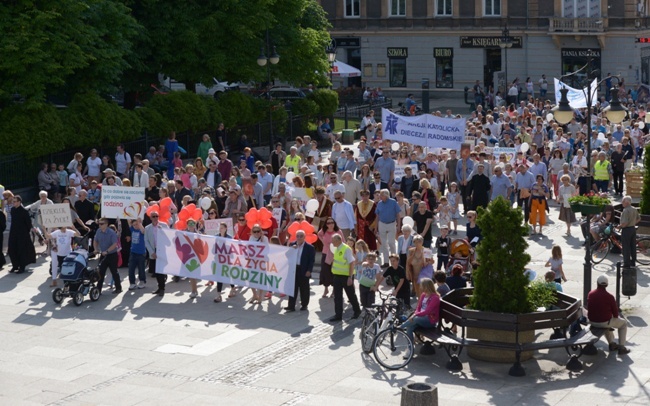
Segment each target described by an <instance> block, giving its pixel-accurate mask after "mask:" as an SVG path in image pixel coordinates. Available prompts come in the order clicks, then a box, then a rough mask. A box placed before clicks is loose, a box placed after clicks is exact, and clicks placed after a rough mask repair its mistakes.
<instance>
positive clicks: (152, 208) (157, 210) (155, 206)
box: [147, 204, 160, 216]
mask: <svg viewBox="0 0 650 406" xmlns="http://www.w3.org/2000/svg"><path fill="white" fill-rule="evenodd" d="M154 211H155V212H157V213H158V214H159V215H160V206H158V205H157V204H152V205H151V206H149V207H147V216H151V212H154Z"/></svg>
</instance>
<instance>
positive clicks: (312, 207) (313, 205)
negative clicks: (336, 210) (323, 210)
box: [305, 199, 318, 217]
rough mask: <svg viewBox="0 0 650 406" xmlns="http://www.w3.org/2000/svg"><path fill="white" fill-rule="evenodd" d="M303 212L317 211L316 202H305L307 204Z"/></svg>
mask: <svg viewBox="0 0 650 406" xmlns="http://www.w3.org/2000/svg"><path fill="white" fill-rule="evenodd" d="M305 210H306V211H308V212H316V210H318V200H316V199H310V200H309V201H307V204H306V205H305ZM309 217H313V215H312V216H309Z"/></svg>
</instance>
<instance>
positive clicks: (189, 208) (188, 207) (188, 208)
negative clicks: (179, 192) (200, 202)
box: [183, 203, 196, 213]
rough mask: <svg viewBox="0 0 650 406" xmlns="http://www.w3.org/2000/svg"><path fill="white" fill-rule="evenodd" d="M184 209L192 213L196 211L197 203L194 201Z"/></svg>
mask: <svg viewBox="0 0 650 406" xmlns="http://www.w3.org/2000/svg"><path fill="white" fill-rule="evenodd" d="M183 208H184V209H187V210H188V211H189V212H190V213H193V212H194V209H196V205H195V204H194V203H190V204H188V205H187V206H185V207H183Z"/></svg>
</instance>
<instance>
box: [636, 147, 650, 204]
mask: <svg viewBox="0 0 650 406" xmlns="http://www.w3.org/2000/svg"><path fill="white" fill-rule="evenodd" d="M644 154H645V155H644V156H643V170H644V171H645V173H644V174H643V192H641V203H640V205H639V208H640V209H641V214H650V144H648V145H646V147H645V151H644Z"/></svg>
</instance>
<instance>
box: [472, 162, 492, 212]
mask: <svg viewBox="0 0 650 406" xmlns="http://www.w3.org/2000/svg"><path fill="white" fill-rule="evenodd" d="M477 171H478V173H476V174H475V175H474V176H472V179H470V180H469V182H468V184H467V190H468V195H469V196H470V197H471V201H472V210H476V209H477V208H478V207H484V208H485V207H487V205H488V203H489V202H490V178H488V177H487V175H486V174H485V166H484V165H483V164H478V166H477Z"/></svg>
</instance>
